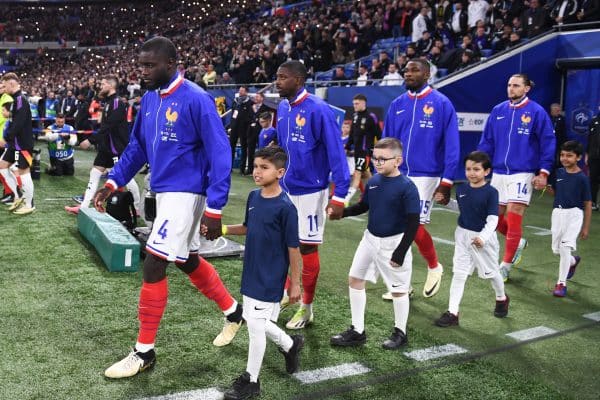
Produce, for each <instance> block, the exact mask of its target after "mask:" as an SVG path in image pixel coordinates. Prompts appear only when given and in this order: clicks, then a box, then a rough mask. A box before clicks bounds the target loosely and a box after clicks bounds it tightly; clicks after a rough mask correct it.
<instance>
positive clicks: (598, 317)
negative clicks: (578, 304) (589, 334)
mask: <svg viewBox="0 0 600 400" xmlns="http://www.w3.org/2000/svg"><path fill="white" fill-rule="evenodd" d="M583 318H587V319H591V320H592V321H596V322H600V311H596V312H593V313H589V314H583Z"/></svg>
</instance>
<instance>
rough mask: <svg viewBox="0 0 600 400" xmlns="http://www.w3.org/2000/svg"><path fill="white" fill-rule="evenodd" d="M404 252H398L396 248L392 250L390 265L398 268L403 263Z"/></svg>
mask: <svg viewBox="0 0 600 400" xmlns="http://www.w3.org/2000/svg"><path fill="white" fill-rule="evenodd" d="M405 255H406V254H400V251H398V249H396V250H394V252H393V253H392V259H391V260H390V265H391V266H392V267H394V268H400V267H401V266H402V264H404V256H405Z"/></svg>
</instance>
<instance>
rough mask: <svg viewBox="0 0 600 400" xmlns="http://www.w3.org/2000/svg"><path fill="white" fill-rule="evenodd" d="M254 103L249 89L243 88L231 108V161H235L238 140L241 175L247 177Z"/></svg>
mask: <svg viewBox="0 0 600 400" xmlns="http://www.w3.org/2000/svg"><path fill="white" fill-rule="evenodd" d="M253 115H254V113H253V112H252V101H251V100H250V97H249V96H248V89H246V87H245V86H241V87H240V89H239V90H238V95H237V97H236V98H235V99H234V101H233V105H232V107H231V124H230V132H229V143H230V144H231V159H232V160H234V159H235V148H236V146H237V142H238V139H239V141H240V147H241V150H242V155H241V160H240V174H241V175H246V162H247V158H248V128H249V126H250V124H251V121H252V119H253Z"/></svg>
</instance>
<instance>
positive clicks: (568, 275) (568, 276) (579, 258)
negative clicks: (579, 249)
mask: <svg viewBox="0 0 600 400" xmlns="http://www.w3.org/2000/svg"><path fill="white" fill-rule="evenodd" d="M573 258H575V264H573V265H571V267H570V268H569V273H568V274H567V279H571V278H572V277H573V275H575V268H577V266H578V265H579V262H580V261H581V257H579V256H574V257H573Z"/></svg>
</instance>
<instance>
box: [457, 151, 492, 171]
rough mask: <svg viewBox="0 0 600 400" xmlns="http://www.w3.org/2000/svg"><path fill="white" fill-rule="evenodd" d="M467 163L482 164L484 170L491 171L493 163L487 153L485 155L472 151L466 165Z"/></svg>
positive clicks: (466, 159)
mask: <svg viewBox="0 0 600 400" xmlns="http://www.w3.org/2000/svg"><path fill="white" fill-rule="evenodd" d="M467 161H473V162H474V163H477V164H481V166H482V167H483V169H490V168H492V162H491V161H490V156H488V155H487V153H485V152H483V151H472V152H470V153H469V154H467V156H466V157H465V162H464V164H466V163H467Z"/></svg>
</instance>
